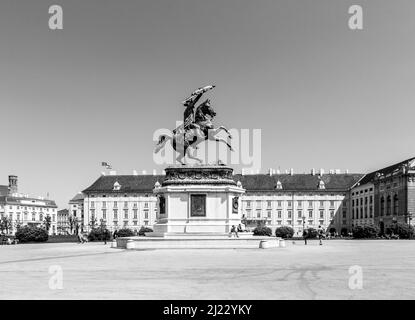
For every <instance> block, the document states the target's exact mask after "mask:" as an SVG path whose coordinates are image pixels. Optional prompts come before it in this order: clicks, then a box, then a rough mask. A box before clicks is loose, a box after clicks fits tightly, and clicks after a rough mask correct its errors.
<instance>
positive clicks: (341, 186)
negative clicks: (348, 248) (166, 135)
mask: <svg viewBox="0 0 415 320" xmlns="http://www.w3.org/2000/svg"><path fill="white" fill-rule="evenodd" d="M363 176H364V175H363V174H353V173H349V174H324V175H323V176H322V177H321V178H320V176H318V175H311V174H293V175H290V174H279V175H272V176H270V175H268V174H249V175H242V174H236V175H234V176H233V179H234V180H235V181H241V183H242V187H243V188H245V189H246V190H247V191H248V192H250V191H265V192H266V191H275V190H276V186H277V183H278V181H279V182H280V183H281V186H282V189H281V190H279V191H334V192H335V191H338V192H341V191H346V190H348V189H350V188H351V187H352V186H353V185H354V184H355V183H356V182H358V181H359V180H360V179H361V178H362V177H363ZM164 179H165V176H164V175H118V176H117V175H114V176H101V177H99V178H98V179H97V180H96V181H95V182H94V183H93V184H92V185H91V186H90V187H89V188H87V189H85V190H84V191H83V192H84V193H86V194H88V193H92V192H117V193H125V192H129V193H131V192H137V193H152V192H153V189H154V184H155V183H156V182H157V181H158V182H160V183H162V182H163V180H164ZM320 180H321V181H323V182H324V187H325V189H319V184H320ZM116 182H118V183H119V184H120V186H121V187H120V189H119V190H114V184H115V183H116Z"/></svg>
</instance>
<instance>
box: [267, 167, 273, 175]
mask: <svg viewBox="0 0 415 320" xmlns="http://www.w3.org/2000/svg"><path fill="white" fill-rule="evenodd" d="M273 173H274V172H273V170H272V168H269V169H268V174H269V175H270V176H272V174H273Z"/></svg>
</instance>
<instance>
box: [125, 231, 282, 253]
mask: <svg viewBox="0 0 415 320" xmlns="http://www.w3.org/2000/svg"><path fill="white" fill-rule="evenodd" d="M131 240H133V241H134V246H131ZM280 240H281V239H280V238H276V237H263V236H252V235H251V237H246V238H243V237H239V238H234V237H232V238H231V237H229V236H227V237H224V236H223V235H213V234H207V235H206V234H205V235H189V234H187V235H184V234H182V235H175V236H173V237H169V236H166V237H151V236H145V237H128V238H117V247H118V248H119V249H131V248H132V249H133V250H134V249H135V250H145V249H258V248H260V243H261V242H263V241H266V243H267V248H278V244H279V242H280Z"/></svg>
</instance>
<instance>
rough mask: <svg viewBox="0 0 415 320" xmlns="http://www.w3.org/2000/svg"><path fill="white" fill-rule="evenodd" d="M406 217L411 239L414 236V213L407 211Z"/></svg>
mask: <svg viewBox="0 0 415 320" xmlns="http://www.w3.org/2000/svg"><path fill="white" fill-rule="evenodd" d="M406 217H407V219H408V226H409V239H411V238H412V230H411V220H412V213H411V212H410V211H408V212H407V213H406Z"/></svg>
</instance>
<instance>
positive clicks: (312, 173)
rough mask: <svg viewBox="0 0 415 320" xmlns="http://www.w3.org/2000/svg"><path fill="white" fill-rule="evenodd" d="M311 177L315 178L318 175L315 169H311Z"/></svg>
mask: <svg viewBox="0 0 415 320" xmlns="http://www.w3.org/2000/svg"><path fill="white" fill-rule="evenodd" d="M311 175H312V176H315V175H316V169H314V168H313V169H311Z"/></svg>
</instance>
